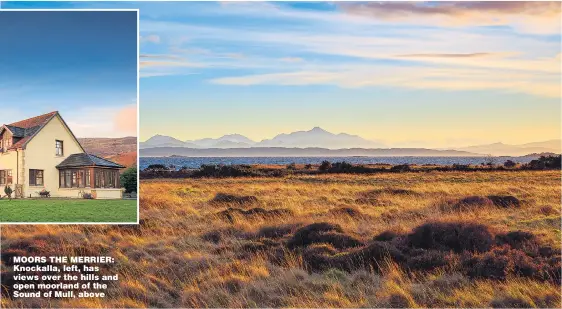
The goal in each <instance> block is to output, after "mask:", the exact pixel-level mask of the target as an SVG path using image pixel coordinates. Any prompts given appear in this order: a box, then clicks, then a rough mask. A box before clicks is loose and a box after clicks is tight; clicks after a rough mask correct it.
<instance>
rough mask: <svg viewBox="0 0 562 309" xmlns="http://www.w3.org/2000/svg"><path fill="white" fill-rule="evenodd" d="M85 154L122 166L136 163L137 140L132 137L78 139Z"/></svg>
mask: <svg viewBox="0 0 562 309" xmlns="http://www.w3.org/2000/svg"><path fill="white" fill-rule="evenodd" d="M78 141H79V142H80V144H81V145H82V147H84V150H85V151H86V152H87V153H91V154H93V155H96V156H100V157H103V158H106V159H108V160H112V161H115V162H117V163H119V164H122V165H124V166H127V167H129V166H132V165H134V164H136V162H137V138H136V137H133V136H127V137H118V138H108V137H93V138H78Z"/></svg>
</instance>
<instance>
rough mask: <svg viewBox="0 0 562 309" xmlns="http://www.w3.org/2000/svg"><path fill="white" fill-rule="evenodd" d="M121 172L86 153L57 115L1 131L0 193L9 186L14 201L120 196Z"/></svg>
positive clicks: (106, 162) (115, 165)
mask: <svg viewBox="0 0 562 309" xmlns="http://www.w3.org/2000/svg"><path fill="white" fill-rule="evenodd" d="M121 168H124V166H122V165H119V164H117V163H114V162H111V161H108V160H105V159H103V158H100V157H97V156H94V155H91V154H87V153H86V152H85V151H84V149H83V148H82V146H81V145H80V143H79V142H78V140H77V139H76V137H75V136H74V134H73V133H72V131H71V130H70V128H69V127H68V126H67V124H66V123H65V122H64V120H63V119H62V117H61V116H60V114H59V113H58V112H56V111H55V112H51V113H48V114H44V115H41V116H37V117H33V118H29V119H25V120H21V121H18V122H14V123H11V124H7V125H2V126H1V127H0V195H4V194H5V193H4V188H5V187H6V186H10V187H11V188H12V190H13V191H14V194H12V196H13V197H14V196H15V197H16V198H28V197H39V196H40V195H39V192H41V191H49V192H50V195H51V196H52V197H76V198H78V197H81V196H82V195H83V193H91V194H92V196H93V197H94V198H99V199H115V198H121V197H122V192H123V191H122V189H121V185H120V183H119V169H121Z"/></svg>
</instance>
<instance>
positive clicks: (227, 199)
mask: <svg viewBox="0 0 562 309" xmlns="http://www.w3.org/2000/svg"><path fill="white" fill-rule="evenodd" d="M257 202H258V198H257V197H255V196H253V195H245V196H238V195H233V194H226V193H217V195H215V197H214V198H213V199H212V200H211V203H237V204H252V203H257Z"/></svg>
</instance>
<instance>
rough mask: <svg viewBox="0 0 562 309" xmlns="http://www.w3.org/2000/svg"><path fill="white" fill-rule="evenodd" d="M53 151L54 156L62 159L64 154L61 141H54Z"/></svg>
mask: <svg viewBox="0 0 562 309" xmlns="http://www.w3.org/2000/svg"><path fill="white" fill-rule="evenodd" d="M55 150H56V155H57V156H59V157H62V156H63V154H64V152H63V147H62V141H59V140H56V141H55Z"/></svg>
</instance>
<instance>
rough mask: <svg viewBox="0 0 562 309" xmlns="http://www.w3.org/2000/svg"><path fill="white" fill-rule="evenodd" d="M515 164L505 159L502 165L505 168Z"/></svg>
mask: <svg viewBox="0 0 562 309" xmlns="http://www.w3.org/2000/svg"><path fill="white" fill-rule="evenodd" d="M516 165H517V163H515V162H513V161H512V160H507V161H505V163H504V164H503V166H505V167H507V168H512V167H515V166H516Z"/></svg>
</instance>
